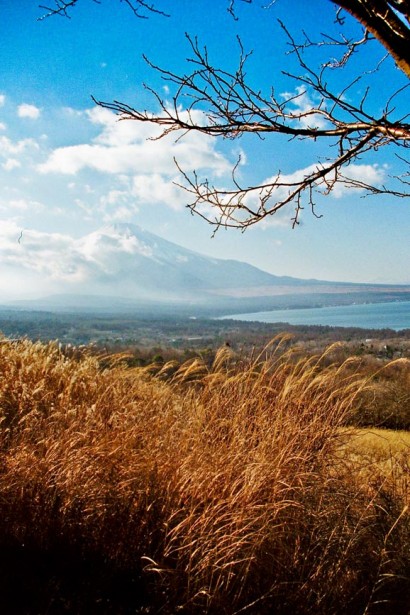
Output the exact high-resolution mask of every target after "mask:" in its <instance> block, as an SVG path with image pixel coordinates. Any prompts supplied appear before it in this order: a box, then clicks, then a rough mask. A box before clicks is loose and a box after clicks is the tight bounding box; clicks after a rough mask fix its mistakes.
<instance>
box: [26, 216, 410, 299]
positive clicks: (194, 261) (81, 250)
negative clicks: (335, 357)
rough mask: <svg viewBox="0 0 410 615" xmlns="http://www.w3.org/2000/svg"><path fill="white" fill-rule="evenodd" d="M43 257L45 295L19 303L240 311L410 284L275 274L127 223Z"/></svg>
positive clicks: (30, 239) (30, 242)
mask: <svg viewBox="0 0 410 615" xmlns="http://www.w3.org/2000/svg"><path fill="white" fill-rule="evenodd" d="M36 245H37V244H36V242H35V237H34V236H30V234H29V233H27V237H25V242H24V244H23V245H22V249H23V250H25V254H26V256H25V260H24V261H22V263H24V264H26V267H28V266H29V265H28V264H27V263H29V262H30V260H29V259H30V249H31V252H32V253H33V254H36V253H39V252H36V250H35V247H36ZM40 256H41V254H40ZM42 258H43V260H42V261H41V258H40V260H39V263H40V264H38V265H37V271H36V275H37V276H39V275H41V274H43V275H47V274H48V278H49V280H50V283H49V286H48V289H49V290H50V292H49V293H48V296H46V297H44V298H42V299H36V300H31V301H22V302H21V303H20V302H19V304H20V305H21V306H22V305H25V306H26V307H29V306H31V307H35V308H37V307H39V308H41V309H47V308H48V307H49V308H57V309H64V308H65V309H70V308H75V307H77V308H81V307H83V308H86V307H89V308H90V309H97V308H99V309H108V308H109V307H111V308H121V309H131V308H132V306H134V305H136V304H139V305H147V304H148V303H155V304H159V305H161V304H173V305H191V306H192V305H197V306H208V307H209V308H221V309H223V308H226V309H228V310H229V309H235V310H237V309H239V310H241V309H242V308H245V307H246V308H248V307H253V308H255V309H258V308H259V306H260V308H261V309H266V307H267V303H266V302H267V300H268V299H269V300H270V302H271V304H272V305H273V306H286V307H295V306H296V305H298V306H300V305H305V304H306V305H314V304H318V303H320V301H323V299H320V298H323V297H328V296H331V297H332V300H333V302H334V303H337V302H340V301H341V299H340V296H342V295H343V296H346V295H350V294H351V293H355V297H356V298H357V299H358V300H360V301H363V300H366V296H367V294H368V293H375V294H380V293H382V294H385V293H390V295H389V296H390V298H392V299H396V298H397V296H396V294H397V293H403V292H405V291H406V289H407V292H410V288H409V287H393V286H392V287H389V286H386V285H383V286H378V285H376V286H375V285H373V286H371V285H361V284H348V283H334V282H325V281H320V280H302V279H299V278H292V277H283V276H275V275H272V274H270V273H267V272H265V271H262V270H260V269H258V268H256V267H254V266H252V265H249V264H247V263H244V262H239V261H235V260H222V259H217V258H211V257H208V256H203V255H201V254H198V253H196V252H193V251H191V250H187V249H185V248H183V247H181V246H178V245H176V244H174V243H172V242H170V241H167V240H165V239H162V238H161V237H158V236H157V235H154V234H152V233H149V232H147V231H144V230H142V229H141V228H139V227H137V226H135V225H132V224H115V225H110V226H105V227H103V228H101V229H99V230H98V231H95V232H93V233H90V234H88V235H86V236H84V237H82V238H80V239H77V240H71V241H69V238H67V244H66V246H65V250H63V251H59V252H57V251H55V253H54V254H53V251H52V246H51V245H49V246H47V252H46V256H43V257H42ZM392 292H393V295H392ZM363 293H364V295H363ZM394 293H396V294H394ZM384 298H386V297H384ZM403 298H404V297H403ZM342 299H343V298H342ZM376 300H380V299H378V298H376ZM350 301H352V300H351V299H350ZM272 302H273V303H272ZM342 302H345V301H344V300H342ZM245 304H246V305H245ZM269 305H270V304H269Z"/></svg>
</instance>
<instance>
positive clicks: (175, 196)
mask: <svg viewBox="0 0 410 615" xmlns="http://www.w3.org/2000/svg"><path fill="white" fill-rule="evenodd" d="M174 180H175V181H177V180H180V178H179V177H176V178H174ZM131 193H132V195H133V196H135V197H136V198H137V200H138V201H139V202H141V203H148V204H150V203H152V204H154V203H158V204H164V203H165V204H167V205H168V206H169V207H171V208H172V209H175V210H179V209H182V208H183V207H185V205H186V204H187V201H189V198H188V195H187V193H186V191H185V190H182V189H181V188H180V187H178V186H177V185H176V184H175V183H174V182H173V181H172V180H170V179H168V180H164V178H163V177H162V176H161V175H159V174H158V173H153V174H152V175H136V176H135V177H134V178H133V183H132V189H131Z"/></svg>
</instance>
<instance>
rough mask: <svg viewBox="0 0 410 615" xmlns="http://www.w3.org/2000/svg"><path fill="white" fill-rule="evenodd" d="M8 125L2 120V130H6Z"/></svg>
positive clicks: (0, 126)
mask: <svg viewBox="0 0 410 615" xmlns="http://www.w3.org/2000/svg"><path fill="white" fill-rule="evenodd" d="M6 128H7V126H6V124H5V123H4V122H0V130H6Z"/></svg>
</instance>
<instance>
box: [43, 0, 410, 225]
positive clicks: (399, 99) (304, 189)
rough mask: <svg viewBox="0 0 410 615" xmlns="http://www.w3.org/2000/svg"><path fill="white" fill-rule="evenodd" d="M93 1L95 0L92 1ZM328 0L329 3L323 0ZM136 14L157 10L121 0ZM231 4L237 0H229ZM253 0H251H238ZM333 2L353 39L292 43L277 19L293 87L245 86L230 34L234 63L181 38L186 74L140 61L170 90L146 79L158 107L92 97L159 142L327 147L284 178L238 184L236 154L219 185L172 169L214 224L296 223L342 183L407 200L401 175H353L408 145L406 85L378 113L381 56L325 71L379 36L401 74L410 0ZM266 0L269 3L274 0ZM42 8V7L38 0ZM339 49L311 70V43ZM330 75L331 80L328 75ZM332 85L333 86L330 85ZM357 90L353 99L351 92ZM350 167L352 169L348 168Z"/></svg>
mask: <svg viewBox="0 0 410 615" xmlns="http://www.w3.org/2000/svg"><path fill="white" fill-rule="evenodd" d="M96 1H97V0H96ZM226 1H227V10H228V12H230V13H231V14H232V15H233V17H234V19H237V14H236V12H235V8H236V3H235V0H226ZM323 1H328V0H323ZM77 2H78V0H55V7H54V8H51V9H47V10H48V11H49V13H48V14H47V16H48V15H51V14H62V15H67V12H68V10H69V9H71V8H72V7H73V6H74V5H75V4H77ZM125 2H126V4H128V6H130V7H131V8H132V9H133V11H134V13H135V14H136V15H138V16H141V15H140V14H139V13H138V11H139V9H141V8H143V9H145V10H147V11H153V12H158V13H161V14H163V13H162V11H160V10H158V9H156V8H155V7H154V6H153V5H150V4H147V3H146V2H145V0H125ZM237 2H239V0H237ZM241 2H243V3H245V4H251V3H252V0H241ZM331 2H332V3H333V4H335V5H337V7H338V10H337V12H336V22H337V23H338V24H339V25H340V27H341V28H342V26H343V23H344V21H345V19H346V16H344V15H343V13H342V12H341V11H342V10H343V11H345V12H347V13H349V14H350V15H352V16H353V17H354V18H355V19H356V20H358V21H359V22H360V23H361V24H362V26H363V28H364V29H363V31H362V34H361V35H360V36H358V37H357V38H356V39H352V38H347V37H345V36H344V35H343V32H341V33H340V36H338V37H335V36H329V35H326V34H325V35H322V40H320V41H315V42H314V41H312V40H311V39H310V37H309V36H308V34H306V33H304V41H303V42H302V43H298V42H297V41H296V40H295V38H294V37H293V36H292V34H291V33H290V31H289V29H288V28H287V27H286V26H285V24H283V23H281V27H282V30H283V32H284V33H285V34H286V36H287V41H288V53H290V54H292V55H293V57H294V58H296V60H297V64H298V66H299V69H297V70H298V71H300V72H297V73H294V72H291V71H290V70H289V71H283V74H284V75H285V76H286V77H287V78H288V79H289V80H290V81H291V82H292V83H294V84H295V89H294V91H293V92H291V93H289V94H286V95H283V94H277V93H276V92H275V88H274V87H272V88H271V91H270V92H269V93H266V92H263V91H262V90H261V89H258V88H255V87H253V86H252V85H251V83H250V81H249V79H248V77H247V74H246V67H247V65H248V62H249V60H250V56H251V53H247V52H245V50H244V48H243V45H242V42H241V40H240V39H239V38H238V46H239V58H238V65H237V68H236V70H233V71H232V70H226V69H225V68H223V67H218V66H217V65H216V64H214V63H213V62H212V61H211V59H210V57H209V54H208V50H207V49H206V47H201V46H200V45H199V43H198V40H197V39H196V38H194V37H191V36H190V35H187V40H188V44H189V47H190V51H191V55H190V57H189V58H188V59H187V62H188V66H189V67H190V71H189V72H187V73H186V74H177V73H175V72H173V71H171V70H168V69H165V68H162V67H159V66H157V65H155V64H154V63H153V62H151V61H150V60H148V59H147V58H145V61H146V62H147V63H148V65H149V66H150V67H151V68H152V70H153V71H154V72H156V73H157V74H159V75H160V77H161V78H162V79H163V80H164V81H165V83H166V85H167V86H168V88H167V91H170V92H172V94H171V98H170V99H169V100H168V99H165V98H163V97H162V96H161V95H160V93H159V92H158V91H156V90H154V89H152V88H151V87H149V86H145V87H146V88H147V90H149V91H150V92H151V94H152V95H153V97H154V100H155V102H156V104H157V106H158V108H159V112H157V113H153V112H151V111H147V110H140V109H136V108H134V107H132V106H131V105H128V104H126V103H122V102H120V101H118V100H114V101H113V102H104V101H101V100H96V99H94V102H96V103H97V104H98V105H100V106H102V107H105V108H107V109H110V110H111V111H114V112H115V113H116V114H118V116H119V119H120V120H133V121H137V122H142V123H144V122H148V123H150V124H154V125H156V126H159V127H160V128H161V129H162V132H161V134H160V135H159V136H158V137H157V138H158V139H160V138H163V137H165V136H167V135H170V134H171V133H175V136H176V137H177V140H179V139H181V138H182V137H183V136H184V135H186V134H187V133H192V132H195V133H201V134H204V135H208V136H211V137H223V138H224V139H238V138H240V137H242V136H244V135H255V136H258V137H260V138H261V139H266V143H267V144H268V143H270V140H269V139H268V137H270V136H277V135H283V136H285V137H288V139H289V140H291V141H292V140H293V141H294V142H295V143H296V144H297V143H298V141H299V140H311V141H315V142H316V141H318V140H321V142H323V143H325V144H326V147H327V149H326V152H328V153H327V154H326V156H325V157H323V158H321V159H318V158H313V160H312V161H309V163H307V164H306V167H305V169H304V171H303V172H300V173H299V175H298V174H296V175H295V174H293V176H287V175H285V174H284V173H282V172H281V170H280V169H272V177H270V178H267V179H266V180H265V181H263V182H261V183H260V184H257V185H242V182H241V179H240V175H241V174H240V165H241V160H240V158H238V160H237V161H236V163H234V164H233V170H232V175H231V185H230V186H229V187H220V186H218V185H215V183H214V182H213V181H211V180H209V179H207V178H206V179H203V178H201V177H199V175H198V173H197V172H196V171H195V170H190V171H188V170H186V169H183V168H181V166H180V164H179V163H178V161H175V163H176V166H177V168H178V170H179V172H180V174H181V183H180V184H179V185H181V186H182V187H183V188H184V189H185V190H186V191H187V192H188V194H189V195H190V198H191V199H192V200H191V202H190V203H189V205H188V207H189V209H190V210H191V212H192V213H195V214H198V215H199V216H201V217H202V218H204V219H205V220H207V221H208V222H209V223H211V224H213V225H215V228H216V229H218V228H220V227H221V226H225V227H235V228H241V229H245V228H247V227H249V226H252V225H254V224H256V223H258V222H260V221H261V220H264V219H266V218H267V217H269V216H273V215H275V214H277V213H278V212H279V211H280V210H283V209H284V208H287V209H289V208H293V216H292V218H291V219H292V222H293V225H296V224H298V223H299V221H300V213H301V211H302V210H303V209H304V207H306V205H307V206H309V207H310V209H311V211H312V213H313V214H314V215H315V216H317V217H320V216H319V215H318V214H317V212H316V210H315V198H316V194H319V195H323V194H330V193H331V192H332V191H335V190H337V189H338V188H340V187H341V186H343V187H344V188H352V189H353V188H356V189H359V190H361V191H362V192H363V191H365V193H366V194H375V195H380V194H388V195H391V196H395V197H398V198H408V197H409V196H410V190H409V183H410V182H409V173H408V172H405V173H404V174H402V175H401V176H398V177H396V178H393V181H392V178H389V181H388V182H386V183H387V185H381V182H382V181H384V180H380V178H381V176H382V175H383V174H379V179H378V180H377V181H375V182H374V185H371V184H370V183H367V182H366V181H365V179H363V178H357V173H356V174H355V173H354V172H353V171H354V163H355V162H357V161H359V160H361V158H362V157H363V156H364V155H366V154H368V153H370V152H377V151H378V150H379V149H380V148H382V147H394V148H399V149H406V148H409V147H410V123H409V114H408V113H406V112H403V111H400V109H403V108H404V104H403V101H404V98H405V97H406V96H407V97H408V87H409V86H410V83H406V84H405V85H403V86H402V87H400V88H399V89H398V90H397V91H393V92H391V93H388V92H387V87H386V100H385V103H384V106H383V109H382V110H378V112H377V114H376V113H375V111H374V108H373V106H372V104H371V103H370V102H369V98H371V93H372V85H371V81H370V79H371V77H372V76H373V74H374V73H375V72H377V71H378V70H379V68H380V63H381V62H382V61H383V60H381V61H380V62H379V63H378V64H377V65H376V66H375V67H369V69H368V70H367V71H363V70H361V72H360V74H358V75H357V76H356V77H354V78H352V79H351V81H350V82H349V83H344V85H340V83H341V80H337V79H334V78H332V75H333V74H334V71H335V70H340V71H343V69H344V68H345V67H346V65H347V64H348V63H349V64H351V63H352V62H353V58H354V57H355V56H356V54H357V53H359V52H360V51H361V49H362V48H363V47H364V46H366V45H368V44H369V43H370V41H372V43H373V44H375V39H377V40H378V41H379V42H380V43H381V44H382V45H383V46H384V47H385V49H386V50H387V52H388V55H390V56H391V57H392V58H393V59H394V60H395V62H396V64H397V66H398V67H399V68H400V69H401V70H402V71H403V73H404V75H406V76H407V77H409V78H410V20H409V15H410V0H331ZM273 3H274V2H269V3H268V5H269V6H270V5H272V4H273ZM45 8H46V7H45ZM318 47H319V48H323V49H325V50H327V49H332V51H333V50H334V49H337V54H336V55H338V57H336V58H335V57H333V58H332V57H330V58H329V57H328V58H327V59H326V61H325V62H322V64H321V65H320V66H319V68H312V66H311V65H310V63H309V62H308V60H307V59H306V57H307V56H308V55H309V50H310V49H311V48H318ZM329 77H330V78H329ZM335 84H336V85H335ZM359 86H360V89H361V90H362V92H361V94H360V97H359V98H358V94H357V93H358V91H359ZM397 159H398V160H400V161H401V163H402V164H404V165H406V168H407V169H408V161H407V160H406V159H405V158H404V156H401V155H399V154H398V158H397ZM356 168H357V167H356Z"/></svg>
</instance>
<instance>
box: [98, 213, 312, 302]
mask: <svg viewBox="0 0 410 615" xmlns="http://www.w3.org/2000/svg"><path fill="white" fill-rule="evenodd" d="M90 237H91V238H92V242H93V243H94V244H95V245H96V246H98V247H101V246H105V247H106V248H107V249H109V250H110V253H111V258H112V259H113V261H112V266H111V270H110V271H109V276H108V277H109V278H111V280H109V279H107V282H110V283H112V282H113V281H114V280H113V276H114V275H116V276H117V279H120V280H122V281H126V282H127V285H128V286H127V291H128V292H127V296H130V294H131V295H132V296H136V297H154V298H159V299H161V298H164V297H174V298H181V296H185V297H186V296H192V294H193V293H194V294H195V295H196V294H197V293H200V294H202V293H209V292H210V291H216V290H221V289H223V290H226V289H237V288H241V287H245V288H255V287H261V286H271V285H277V284H284V283H286V284H298V283H299V282H300V281H299V280H297V279H296V278H289V277H283V278H281V277H279V276H275V275H272V274H270V273H267V272H266V271H261V270H260V269H258V268H256V267H253V266H252V265H249V264H248V263H243V262H239V261H235V260H222V259H217V258H211V257H208V256H203V255H201V254H198V253H197V252H193V251H192V250H187V249H186V248H182V247H181V246H178V245H177V244H175V243H172V242H170V241H167V240H166V239H162V238H161V237H158V236H157V235H154V234H153V233H149V232H148V231H144V230H142V229H140V228H139V227H137V226H135V225H133V224H115V225H112V226H108V227H104V228H103V229H100V230H99V231H97V232H96V233H93V234H91V236H88V238H87V242H88V243H89V242H90ZM116 248H117V249H116ZM118 248H122V249H121V250H118ZM115 249H116V252H117V253H116V254H114V251H115ZM115 259H116V261H117V262H116V264H115ZM114 269H115V271H114Z"/></svg>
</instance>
